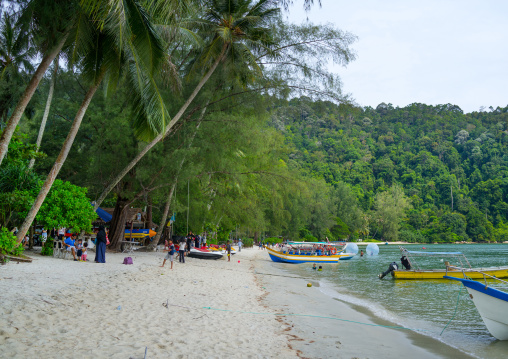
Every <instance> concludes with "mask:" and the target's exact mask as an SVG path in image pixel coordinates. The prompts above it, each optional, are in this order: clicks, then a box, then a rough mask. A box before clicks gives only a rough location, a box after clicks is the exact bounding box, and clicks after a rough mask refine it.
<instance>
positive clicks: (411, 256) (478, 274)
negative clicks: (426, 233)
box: [392, 247, 508, 279]
mask: <svg viewBox="0 0 508 359" xmlns="http://www.w3.org/2000/svg"><path fill="white" fill-rule="evenodd" d="M399 248H400V251H401V254H402V256H405V257H406V258H407V259H408V261H409V263H410V264H411V269H397V270H394V271H393V272H392V276H393V277H394V278H395V279H443V277H444V276H448V277H454V278H463V276H464V274H466V275H467V276H468V277H469V278H470V279H482V278H483V274H482V273H486V274H487V275H489V276H492V277H496V278H508V266H502V267H487V268H472V267H471V264H469V261H468V260H467V258H466V256H465V255H464V254H463V253H462V252H419V251H408V250H407V249H405V248H404V247H399ZM418 257H436V258H453V259H454V260H455V261H457V262H458V265H459V267H460V268H461V270H460V271H459V270H454V269H453V266H450V265H449V264H447V263H448V262H444V263H445V268H442V269H422V268H421V267H420V266H419V263H418V261H417V260H416V258H418Z"/></svg>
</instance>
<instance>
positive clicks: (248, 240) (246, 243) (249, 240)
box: [242, 238, 254, 248]
mask: <svg viewBox="0 0 508 359" xmlns="http://www.w3.org/2000/svg"><path fill="white" fill-rule="evenodd" d="M242 242H243V246H244V247H245V248H247V247H252V246H253V245H254V240H253V239H252V238H245V239H242Z"/></svg>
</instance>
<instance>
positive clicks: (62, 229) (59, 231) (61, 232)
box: [58, 227, 65, 241]
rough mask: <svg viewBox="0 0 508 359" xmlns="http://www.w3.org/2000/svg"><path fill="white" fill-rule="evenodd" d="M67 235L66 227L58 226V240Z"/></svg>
mask: <svg viewBox="0 0 508 359" xmlns="http://www.w3.org/2000/svg"><path fill="white" fill-rule="evenodd" d="M64 237H65V227H60V228H58V240H60V241H61V240H62V239H63V238H64Z"/></svg>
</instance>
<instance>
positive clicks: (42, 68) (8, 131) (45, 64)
mask: <svg viewBox="0 0 508 359" xmlns="http://www.w3.org/2000/svg"><path fill="white" fill-rule="evenodd" d="M68 35H69V33H68V32H67V33H66V34H65V35H64V36H62V38H61V39H60V41H59V42H58V44H57V45H56V46H55V47H54V48H53V49H52V50H51V51H49V52H48V53H46V54H45V55H44V57H43V58H42V61H41V63H40V64H39V66H38V67H37V70H35V73H34V74H33V76H32V79H31V80H30V82H29V83H28V86H27V87H26V89H25V92H24V93H23V95H21V98H20V100H19V101H18V104H17V105H16V108H15V109H14V112H13V113H12V115H11V117H10V118H9V121H8V122H7V126H6V127H5V129H4V132H3V133H2V137H0V164H2V161H3V159H4V158H5V155H6V154H7V150H8V149H9V143H10V142H11V138H12V135H13V134H14V131H15V130H16V126H17V125H18V123H19V120H20V119H21V116H22V115H23V112H25V108H26V106H27V105H28V103H29V102H30V100H31V99H32V96H33V94H34V92H35V90H36V89H37V86H39V83H40V82H41V80H42V77H43V76H44V74H45V73H46V71H47V69H48V68H49V66H50V65H51V63H52V62H53V60H54V59H55V57H56V55H58V54H59V53H60V50H62V47H63V45H64V44H65V41H66V40H67V36H68ZM25 233H26V231H25Z"/></svg>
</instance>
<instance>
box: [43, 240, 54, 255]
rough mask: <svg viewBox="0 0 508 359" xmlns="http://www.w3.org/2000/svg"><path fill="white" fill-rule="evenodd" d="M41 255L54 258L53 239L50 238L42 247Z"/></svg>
mask: <svg viewBox="0 0 508 359" xmlns="http://www.w3.org/2000/svg"><path fill="white" fill-rule="evenodd" d="M41 254H42V255H43V256H52V255H53V238H51V237H48V239H47V240H46V242H44V245H43V246H42V250H41Z"/></svg>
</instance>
